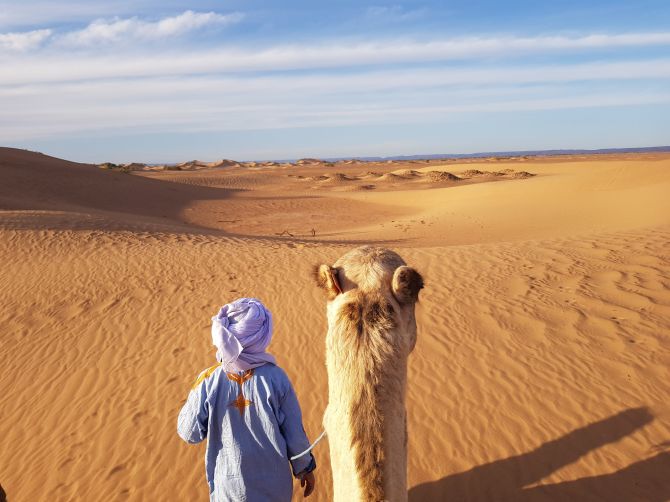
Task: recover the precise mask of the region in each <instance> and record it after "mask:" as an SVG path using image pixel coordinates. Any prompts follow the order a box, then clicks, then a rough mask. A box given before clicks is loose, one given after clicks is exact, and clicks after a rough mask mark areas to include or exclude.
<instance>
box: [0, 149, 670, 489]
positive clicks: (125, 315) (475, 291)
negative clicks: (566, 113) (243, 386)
mask: <svg viewBox="0 0 670 502" xmlns="http://www.w3.org/2000/svg"><path fill="white" fill-rule="evenodd" d="M519 162H521V160H519ZM482 164H483V163H482ZM409 165H410V164H409V163H408V164H406V165H399V164H392V165H386V164H381V163H380V164H379V165H374V166H370V165H366V166H365V167H362V165H361V164H360V163H355V162H352V163H350V164H346V163H342V165H341V166H340V165H338V167H337V168H336V169H337V170H338V172H341V173H342V174H343V176H345V177H347V178H358V179H359V180H358V181H356V180H353V179H351V180H343V179H341V180H339V181H338V182H337V183H338V184H339V185H337V186H334V187H333V188H332V189H323V190H319V191H315V190H314V189H312V188H310V186H311V185H314V184H315V183H316V182H315V181H310V180H307V178H308V177H314V176H326V175H332V174H333V172H334V170H333V168H332V167H328V166H322V165H320V164H314V163H306V165H304V166H296V167H294V168H291V169H293V170H292V171H291V174H293V175H295V176H296V177H297V176H303V177H305V181H304V182H303V181H302V180H300V179H298V178H289V177H287V176H286V170H283V168H280V167H277V168H275V169H272V168H265V169H264V170H259V171H256V172H251V173H250V172H249V171H248V169H243V168H241V167H240V168H230V169H229V168H226V169H229V170H227V171H226V172H223V170H222V171H216V170H213V171H209V170H208V171H198V172H184V173H179V172H158V173H142V175H139V174H124V173H121V172H114V171H110V170H102V169H99V168H98V167H96V166H89V165H81V164H75V163H71V162H66V161H62V160H59V159H54V158H51V157H47V156H44V155H39V154H34V153H30V152H25V151H19V150H12V149H0V180H1V181H2V183H0V257H1V258H2V260H3V263H5V264H6V265H7V266H6V267H5V271H4V272H3V282H2V284H3V287H2V288H0V305H2V309H0V323H1V324H2V326H3V329H2V339H1V340H2V343H1V344H0V356H1V358H2V361H3V369H2V371H1V372H0V396H2V397H1V398H0V399H1V403H0V409H1V410H2V413H1V415H0V416H1V418H0V438H2V440H1V445H2V451H3V454H2V455H0V485H1V486H2V488H3V489H4V491H6V493H7V498H8V500H10V501H14V500H18V501H22V500H57V501H58V500H148V499H157V500H203V501H204V500H207V494H206V484H205V481H204V466H203V455H204V450H203V448H202V447H189V446H187V445H185V444H183V443H182V442H181V441H180V440H179V439H178V438H177V436H176V433H175V422H176V414H177V412H178V410H179V408H180V406H181V404H182V403H183V400H184V398H185V396H186V393H187V392H188V389H189V385H190V383H191V382H192V380H193V378H194V377H195V376H196V375H197V374H198V372H199V371H200V370H202V369H203V368H205V367H207V366H209V365H211V364H212V361H213V360H214V353H213V351H212V350H211V349H212V348H211V347H210V343H209V318H210V317H211V315H212V314H213V313H214V312H215V311H216V309H217V307H218V306H220V305H221V304H223V303H225V302H227V301H230V300H232V299H234V298H236V297H240V296H258V297H259V298H261V299H263V301H264V302H265V303H267V305H268V306H269V307H270V309H271V310H272V311H273V312H274V314H275V319H276V328H275V329H276V332H275V337H274V340H273V342H272V345H271V350H272V351H273V352H274V353H275V354H276V355H277V358H278V360H279V362H280V364H281V365H282V366H283V367H284V368H285V369H286V371H287V372H288V374H289V375H290V376H291V378H292V380H293V382H294V385H295V387H296V391H297V393H298V396H299V398H300V401H301V404H302V407H303V413H304V420H305V427H306V429H307V432H308V433H309V435H310V436H311V437H315V436H316V435H318V434H319V433H320V431H321V430H322V429H321V423H320V422H321V418H322V415H323V411H324V408H325V405H326V391H327V382H326V378H325V368H324V336H325V305H324V300H323V298H322V296H321V292H320V291H318V290H317V288H316V287H315V286H314V285H313V284H312V278H311V275H310V270H311V267H312V265H314V264H316V263H322V262H326V263H328V262H333V261H334V260H335V259H336V258H337V257H338V256H340V255H341V254H342V253H344V252H345V251H346V250H348V249H350V248H351V247H352V246H354V245H357V244H359V243H361V242H365V243H376V244H379V245H383V246H388V247H392V248H394V249H396V250H397V251H398V252H399V253H400V254H401V255H402V256H403V257H405V259H406V260H407V261H408V262H411V263H412V265H414V266H416V267H417V268H418V269H419V270H420V271H421V272H422V274H423V275H424V276H425V278H426V288H425V289H424V290H423V292H422V297H421V301H420V304H419V306H418V311H417V315H418V326H419V339H418V344H417V347H416V350H415V352H414V354H413V355H412V356H411V358H410V368H409V392H408V402H407V411H408V423H409V473H408V475H409V486H410V487H411V488H410V492H409V496H410V500H412V501H423V500H427V501H433V500H473V501H490V500H500V501H510V502H512V501H533V502H535V501H537V502H539V501H545V500H546V501H549V500H580V501H582V500H585V501H600V500H626V501H628V500H656V501H662V500H669V499H670V484H668V482H667V473H668V472H670V442H669V441H670V406H669V404H668V403H669V400H668V397H669V396H670V373H669V372H668V368H669V367H670V343H669V342H670V340H669V337H670V321H669V320H670V261H669V253H668V242H670V199H669V198H668V197H667V194H668V193H670V159H669V158H668V157H664V156H661V155H655V156H652V155H649V156H648V155H638V156H625V157H624V156H622V157H621V158H615V157H611V156H610V157H597V158H596V157H591V158H587V159H572V161H570V160H569V159H566V158H561V159H546V160H541V161H540V160H533V159H524V160H523V167H521V164H519V165H516V161H506V162H505V165H504V167H505V169H510V170H511V171H503V170H502V169H500V166H496V165H495V162H493V161H491V162H488V163H486V166H487V167H486V168H482V169H477V170H480V171H482V172H483V171H490V172H501V173H502V174H503V175H501V176H488V177H487V176H486V175H479V176H478V177H481V178H485V179H489V178H491V179H495V180H497V181H495V182H490V181H481V182H480V181H478V182H469V181H468V180H463V181H454V182H453V183H452V182H450V181H449V182H448V183H449V184H448V186H447V185H445V186H440V185H436V184H433V183H430V182H428V181H409V180H406V179H405V180H404V182H403V181H399V182H398V183H399V184H400V185H401V187H400V188H399V189H396V190H385V189H384V188H383V185H384V181H383V180H381V181H380V180H378V179H377V178H372V177H371V178H368V179H363V176H364V174H362V173H365V171H366V170H367V169H368V168H371V169H375V170H378V171H380V172H381V173H382V174H383V176H386V175H388V174H389V173H390V172H391V171H389V170H390V169H392V170H395V171H398V170H401V169H409V167H408V166H409ZM413 165H414V166H418V164H416V163H415V164H413ZM472 165H473V163H472V162H467V163H463V164H458V163H454V162H450V163H447V164H444V163H443V164H441V165H440V164H439V163H437V162H434V163H430V164H427V165H425V166H423V167H420V169H417V172H420V173H423V174H422V175H416V178H418V179H421V180H429V179H430V176H431V174H430V172H431V171H438V172H449V173H453V174H456V175H458V176H459V177H460V176H461V175H462V173H463V172H464V171H467V170H471V167H472ZM475 165H476V164H475ZM480 167H481V166H480ZM340 168H342V169H340ZM524 171H526V172H528V173H533V174H537V176H533V177H530V178H524V175H521V174H519V173H520V172H524ZM327 173H330V174H327ZM514 177H519V178H520V179H513V178H514ZM399 178H400V177H399ZM403 183H404V184H403ZM371 184H373V185H372V186H375V187H376V188H375V189H368V190H344V189H342V190H340V189H338V186H339V187H344V186H350V187H355V186H358V185H371ZM436 186H437V187H436ZM312 228H314V229H315V230H316V237H314V238H312V237H311V232H310V230H311V229H312ZM284 230H288V232H289V233H290V234H292V235H293V236H294V237H290V236H288V235H287V234H284V235H282V236H281V237H279V236H277V235H276V234H278V233H282V231H284ZM316 453H317V456H318V461H319V469H318V470H317V475H318V481H317V492H316V493H315V495H314V496H313V497H312V498H311V500H314V501H326V500H329V498H330V493H331V492H330V482H331V481H330V470H329V466H328V465H329V462H328V450H327V447H326V446H325V443H324V444H323V445H320V446H318V447H317V451H316ZM295 500H301V496H300V495H297V494H296V496H295Z"/></svg>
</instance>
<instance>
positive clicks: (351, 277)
mask: <svg viewBox="0 0 670 502" xmlns="http://www.w3.org/2000/svg"><path fill="white" fill-rule="evenodd" d="M315 277H316V282H317V284H318V285H319V286H320V287H321V288H322V289H324V290H325V292H326V294H327V297H328V319H329V324H331V323H333V322H338V323H339V322H341V321H348V323H350V324H353V325H355V326H356V327H357V328H358V329H357V330H358V332H359V333H360V332H363V331H365V330H366V329H369V328H372V329H375V328H376V329H379V328H382V329H383V326H384V325H386V326H388V327H393V328H400V330H401V331H404V332H405V333H406V334H407V335H409V339H411V340H412V343H411V346H410V347H409V349H410V350H412V349H413V348H414V340H416V321H415V318H414V305H415V304H416V302H417V301H418V298H419V291H420V290H421V289H422V288H423V278H422V277H421V275H420V274H419V273H418V272H417V271H416V270H414V269H413V268H411V267H408V266H407V265H406V264H405V262H404V261H403V259H402V258H401V257H400V256H398V254H397V253H395V252H393V251H390V250H388V249H382V248H375V247H371V246H364V247H360V248H356V249H353V250H351V251H349V252H348V253H347V254H345V255H344V256H342V257H341V258H340V259H339V260H337V261H336V262H335V264H334V265H332V266H330V265H319V266H317V267H316V270H315ZM345 324H347V323H346V322H345Z"/></svg>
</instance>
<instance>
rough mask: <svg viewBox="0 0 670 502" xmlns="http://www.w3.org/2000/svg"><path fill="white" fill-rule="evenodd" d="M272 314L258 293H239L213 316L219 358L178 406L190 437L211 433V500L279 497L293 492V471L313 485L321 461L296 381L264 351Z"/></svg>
mask: <svg viewBox="0 0 670 502" xmlns="http://www.w3.org/2000/svg"><path fill="white" fill-rule="evenodd" d="M271 338H272V316H271V314H270V312H269V311H268V310H267V309H266V308H265V306H264V305H263V304H262V303H261V302H260V301H259V300H256V299H254V298H240V299H239V300H236V301H234V302H233V303H230V304H228V305H225V306H224V307H222V308H221V310H220V311H219V314H218V315H216V316H214V317H212V341H213V343H214V345H215V346H216V348H217V353H216V359H217V361H219V363H218V364H216V365H214V366H212V367H211V368H209V369H207V370H205V371H203V372H202V373H200V376H198V378H197V379H196V381H195V384H194V385H193V388H192V389H191V392H190V393H189V395H188V399H187V401H186V404H185V405H184V407H183V408H182V410H181V412H180V413H179V419H178V422H177V432H178V433H179V436H181V438H182V439H183V440H184V441H186V442H188V443H199V442H200V441H202V440H203V439H205V438H206V439H207V451H206V453H205V467H206V470H207V482H208V484H209V497H210V500H211V501H216V502H219V501H229V500H231V501H232V500H234V501H250V502H255V501H263V502H265V501H278V502H279V501H281V502H288V501H290V500H291V496H292V494H293V482H292V480H291V474H290V472H289V466H288V463H289V461H290V463H291V467H292V470H293V475H294V476H295V477H296V478H298V479H300V484H301V486H305V492H304V496H305V497H307V496H309V495H310V494H311V493H312V491H313V490H314V474H312V471H313V470H314V469H315V468H316V462H315V460H314V457H313V455H312V454H311V452H310V453H307V454H306V455H303V456H301V457H299V458H296V459H294V460H289V459H290V457H292V456H294V455H298V454H300V453H302V452H304V451H305V450H307V449H308V448H309V446H310V444H309V440H308V439H307V436H306V434H305V430H304V429H303V426H302V414H301V412H300V405H299V404H298V399H297V398H296V395H295V392H294V391H293V387H292V386H291V382H290V381H289V379H288V377H287V376H286V373H284V371H283V370H282V369H281V368H280V367H279V366H277V363H276V362H275V359H274V357H273V356H271V355H270V354H268V353H267V352H265V349H266V348H267V346H268V345H269V344H270V339H271Z"/></svg>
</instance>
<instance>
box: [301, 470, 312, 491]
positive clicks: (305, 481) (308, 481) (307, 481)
mask: <svg viewBox="0 0 670 502" xmlns="http://www.w3.org/2000/svg"><path fill="white" fill-rule="evenodd" d="M300 486H304V487H305V493H304V494H303V497H309V496H310V495H311V494H312V492H313V491H314V473H313V472H307V473H305V474H301V475H300Z"/></svg>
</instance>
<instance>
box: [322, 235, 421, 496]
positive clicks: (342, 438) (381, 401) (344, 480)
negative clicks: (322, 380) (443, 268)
mask: <svg viewBox="0 0 670 502" xmlns="http://www.w3.org/2000/svg"><path fill="white" fill-rule="evenodd" d="M316 279H317V283H318V284H319V286H321V287H322V288H323V289H325V290H326V292H327V294H328V305H327V315H328V334H327V336H326V365H327V369H328V407H327V409H326V414H325V417H324V426H325V428H326V431H327V433H328V442H329V445H330V461H331V466H332V470H333V485H334V487H333V494H334V500H335V501H336V502H355V501H370V502H377V501H382V500H388V501H390V502H396V501H406V500H407V419H406V413H405V387H406V384H407V357H408V356H409V353H410V352H411V351H412V350H413V349H414V345H415V343H416V320H415V317H414V305H415V303H416V301H417V299H418V295H419V290H420V289H421V288H422V287H423V279H422V278H421V275H419V273H418V272H417V271H416V270H414V269H412V268H410V267H407V266H405V262H404V261H403V260H402V258H400V256H398V255H397V254H396V253H394V252H393V251H389V250H387V249H379V248H373V247H367V246H366V247H361V248H357V249H354V250H352V251H350V252H349V253H347V254H345V255H344V256H342V257H341V258H340V259H339V260H337V262H336V263H335V264H334V265H333V266H332V267H331V266H328V265H320V266H318V267H317V269H316Z"/></svg>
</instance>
